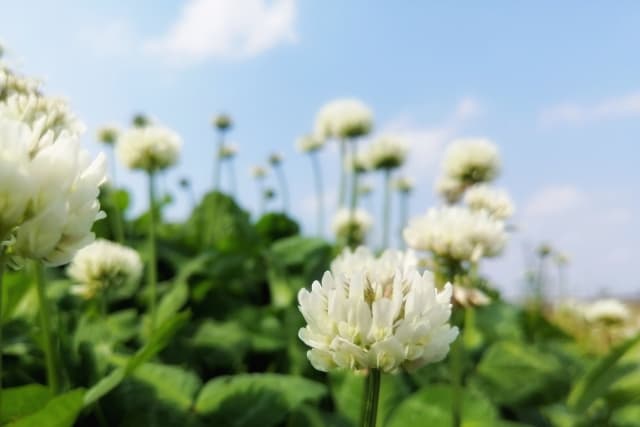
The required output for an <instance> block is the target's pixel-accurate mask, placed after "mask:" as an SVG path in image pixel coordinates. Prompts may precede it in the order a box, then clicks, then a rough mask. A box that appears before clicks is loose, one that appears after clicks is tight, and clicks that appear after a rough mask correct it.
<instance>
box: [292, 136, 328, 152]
mask: <svg viewBox="0 0 640 427" xmlns="http://www.w3.org/2000/svg"><path fill="white" fill-rule="evenodd" d="M324 143H325V139H324V138H320V137H318V136H317V135H312V134H309V135H304V136H302V137H300V138H298V140H297V141H296V148H297V149H298V151H300V152H302V153H312V152H314V151H318V150H319V149H321V148H322V147H324Z"/></svg>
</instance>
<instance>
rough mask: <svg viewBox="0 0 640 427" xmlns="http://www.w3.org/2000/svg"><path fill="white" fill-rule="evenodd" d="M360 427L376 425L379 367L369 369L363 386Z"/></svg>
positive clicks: (374, 426) (373, 426)
mask: <svg viewBox="0 0 640 427" xmlns="http://www.w3.org/2000/svg"><path fill="white" fill-rule="evenodd" d="M363 396H364V401H363V411H362V422H361V424H360V425H361V426H362V427H376V418H377V415H378V400H379V398H380V369H375V368H374V369H371V370H370V371H369V375H367V379H366V384H365V388H364V395H363Z"/></svg>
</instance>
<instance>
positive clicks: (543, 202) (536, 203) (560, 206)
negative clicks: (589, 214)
mask: <svg viewBox="0 0 640 427" xmlns="http://www.w3.org/2000/svg"><path fill="white" fill-rule="evenodd" d="M585 199H586V197H585V195H584V193H583V192H582V191H581V190H579V189H578V188H576V187H574V186H571V185H556V186H551V187H547V188H543V189H542V190H539V191H537V192H536V193H534V194H533V195H532V196H531V197H530V198H529V200H528V201H527V202H526V203H525V207H524V214H525V216H526V217H548V216H553V215H558V214H562V213H566V212H568V211H570V210H572V209H575V208H577V207H579V206H580V204H581V203H583V202H584V201H585Z"/></svg>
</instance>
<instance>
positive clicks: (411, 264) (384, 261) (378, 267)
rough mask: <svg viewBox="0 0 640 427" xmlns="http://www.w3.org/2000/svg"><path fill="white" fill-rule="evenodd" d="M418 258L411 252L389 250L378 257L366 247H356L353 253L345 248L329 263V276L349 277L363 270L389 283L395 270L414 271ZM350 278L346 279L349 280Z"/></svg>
mask: <svg viewBox="0 0 640 427" xmlns="http://www.w3.org/2000/svg"><path fill="white" fill-rule="evenodd" d="M417 266H418V258H417V257H416V254H415V253H414V252H413V251H412V250H408V251H406V252H402V251H398V250H393V249H389V250H386V251H385V252H384V253H383V254H382V255H381V256H380V257H376V255H375V254H374V253H373V252H372V251H371V249H369V248H367V247H366V246H358V247H357V248H356V250H355V251H353V250H351V249H350V248H345V249H343V250H342V253H341V254H340V255H338V257H337V258H335V259H334V260H333V261H332V262H331V274H333V276H334V277H342V276H344V275H346V276H349V275H351V274H353V272H355V271H360V270H365V271H366V272H367V274H368V275H371V276H372V277H377V278H379V279H380V280H383V281H390V280H392V279H393V275H394V274H396V270H398V269H400V270H401V271H402V272H407V271H409V270H411V269H416V268H417ZM349 278H350V277H347V279H349Z"/></svg>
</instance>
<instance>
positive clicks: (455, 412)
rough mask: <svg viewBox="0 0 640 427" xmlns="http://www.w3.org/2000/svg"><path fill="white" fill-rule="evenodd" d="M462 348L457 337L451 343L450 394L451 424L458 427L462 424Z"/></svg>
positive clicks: (460, 341)
mask: <svg viewBox="0 0 640 427" xmlns="http://www.w3.org/2000/svg"><path fill="white" fill-rule="evenodd" d="M463 356H464V348H463V347H462V339H461V338H460V337H458V339H456V340H455V341H454V342H453V344H452V345H451V360H450V367H451V376H452V382H453V384H452V386H453V387H452V396H451V425H452V426H453V427H460V425H461V424H462V374H463V373H462V363H463Z"/></svg>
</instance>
